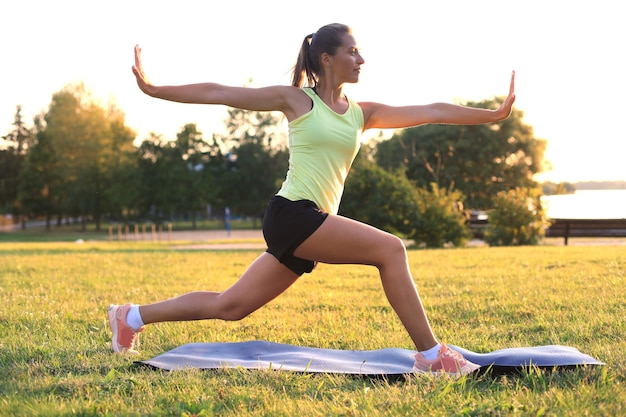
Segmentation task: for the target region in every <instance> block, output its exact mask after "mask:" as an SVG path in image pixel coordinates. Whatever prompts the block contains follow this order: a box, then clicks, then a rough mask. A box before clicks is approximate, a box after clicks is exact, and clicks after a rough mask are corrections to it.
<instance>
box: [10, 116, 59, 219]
mask: <svg viewBox="0 0 626 417" xmlns="http://www.w3.org/2000/svg"><path fill="white" fill-rule="evenodd" d="M43 124H44V121H43V115H40V116H38V117H37V118H36V119H35V126H36V127H35V130H36V133H35V138H34V141H33V142H32V144H31V146H30V149H29V151H28V154H27V156H26V159H25V161H24V164H23V165H22V169H21V170H20V176H19V187H18V199H19V201H20V204H21V205H22V207H23V210H24V213H25V214H26V215H28V216H30V217H37V216H41V215H43V216H45V218H46V229H48V230H49V229H50V221H51V219H52V216H54V215H58V214H59V213H60V210H61V208H60V207H61V199H62V191H61V190H62V187H63V182H62V179H61V178H60V176H59V172H58V155H57V153H56V151H55V149H54V144H53V143H52V140H51V138H50V137H49V136H48V134H47V133H46V131H45V129H44V128H43Z"/></svg>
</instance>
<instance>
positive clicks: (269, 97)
mask: <svg viewBox="0 0 626 417" xmlns="http://www.w3.org/2000/svg"><path fill="white" fill-rule="evenodd" d="M133 74H135V78H136V79H137V85H138V86H139V88H140V89H141V91H143V92H144V93H146V94H147V95H149V96H151V97H156V98H160V99H163V100H168V101H176V102H179V103H195V104H222V105H225V106H230V107H235V108H239V109H244V110H253V111H281V112H283V113H285V115H287V117H288V118H289V116H290V113H293V112H294V111H295V110H293V109H294V108H295V107H299V106H298V105H297V103H298V102H300V101H302V98H303V96H304V94H302V93H301V92H299V91H297V90H298V89H296V88H295V87H291V86H272V87H263V88H247V87H229V86H225V85H221V84H217V83H199V84H186V85H176V86H173V85H172V86H156V85H153V84H152V83H151V82H150V81H149V79H148V77H147V76H146V73H145V72H144V70H143V66H142V64H141V48H140V47H139V46H135V65H134V66H133Z"/></svg>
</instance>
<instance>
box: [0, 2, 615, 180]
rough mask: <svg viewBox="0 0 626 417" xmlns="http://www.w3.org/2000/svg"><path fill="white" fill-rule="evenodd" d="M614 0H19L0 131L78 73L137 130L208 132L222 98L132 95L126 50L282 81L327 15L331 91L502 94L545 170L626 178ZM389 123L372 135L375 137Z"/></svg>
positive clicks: (217, 124)
mask: <svg viewBox="0 0 626 417" xmlns="http://www.w3.org/2000/svg"><path fill="white" fill-rule="evenodd" d="M621 9H622V7H621V5H620V2H617V1H614V0H596V1H594V2H591V1H586V2H583V1H576V0H575V1H569V2H557V1H546V0H515V1H507V0H488V1H480V0H475V1H467V0H441V1H434V0H430V1H407V0H385V1H375V2H368V1H363V0H346V1H342V0H330V1H329V0H317V1H311V2H294V1H288V0H267V1H258V0H257V1H251V0H240V1H237V0H229V1H220V2H212V1H185V0H179V1H177V2H172V1H161V0H152V1H145V0H132V1H121V0H108V1H100V0H93V1H70V0H56V1H48V0H20V1H3V2H2V3H1V4H0V16H2V24H1V25H0V59H1V62H2V64H1V67H0V68H1V69H0V71H1V74H2V76H1V77H0V136H1V135H4V134H6V133H8V132H9V131H10V130H11V123H12V121H13V117H14V114H15V108H16V105H18V104H20V105H21V106H22V109H23V115H24V116H25V120H26V121H27V123H28V124H30V123H31V121H32V117H33V116H34V115H36V114H38V113H40V112H42V111H45V110H46V109H47V106H48V105H49V104H50V101H51V98H52V94H54V93H55V92H57V91H59V90H61V89H62V88H63V87H65V86H66V85H67V84H69V83H73V82H80V81H82V82H84V83H85V85H86V87H87V88H88V89H89V90H91V91H92V92H93V93H94V95H95V96H96V97H97V98H98V99H100V100H102V102H103V104H106V102H107V101H109V100H112V101H114V102H115V103H116V105H117V106H118V107H119V108H121V110H122V111H123V112H124V113H125V114H126V122H127V125H128V126H130V127H131V128H133V129H135V130H136V131H137V133H138V138H139V139H143V138H145V137H146V135H147V133H148V132H156V133H160V134H163V135H164V136H165V137H166V138H171V139H174V138H175V135H176V132H177V131H178V130H179V129H180V128H181V127H182V126H183V125H184V124H186V123H196V124H197V125H198V127H199V128H200V130H201V131H202V132H203V133H204V136H205V137H210V136H211V134H212V133H213V132H215V133H223V119H224V118H225V116H226V108H225V107H222V106H201V105H185V104H178V103H169V102H165V101H161V100H156V99H153V98H150V97H148V96H145V95H143V93H141V92H140V91H139V89H138V88H137V87H136V84H135V81H134V77H133V76H132V73H131V69H130V68H131V66H132V64H133V47H134V45H135V44H140V45H141V47H142V49H143V56H144V66H145V69H146V71H147V73H148V75H149V76H150V78H151V79H152V81H153V82H155V83H157V84H182V83H191V82H201V81H214V82H219V83H222V84H229V85H237V86H241V85H244V84H246V82H247V80H249V79H252V80H253V85H254V86H264V85H272V84H289V82H290V70H291V68H292V66H293V64H294V62H295V59H296V56H297V53H298V50H299V47H300V44H301V42H302V40H303V38H304V36H305V35H307V34H309V33H312V32H314V31H315V30H317V29H318V28H319V27H320V26H322V25H324V24H327V23H332V22H341V23H345V24H348V25H349V26H351V27H352V28H353V30H354V34H355V37H356V39H357V42H358V43H359V46H360V48H361V49H362V51H363V56H364V58H365V64H364V65H363V67H362V68H361V80H360V82H359V83H358V84H356V85H349V86H346V88H345V90H344V91H345V92H346V94H348V95H349V96H351V97H352V98H354V99H356V100H362V101H379V102H383V103H387V104H392V105H394V104H398V105H402V104H425V103H430V102H435V101H446V102H453V101H455V100H463V101H465V100H474V101H478V100H483V99H487V98H492V97H493V96H495V95H505V94H506V93H507V91H508V82H509V78H510V73H511V71H512V70H515V71H516V94H517V101H516V108H518V109H519V110H522V111H523V112H524V114H525V116H524V121H525V122H526V123H527V124H530V125H532V126H533V128H534V131H535V137H537V138H542V139H546V140H547V141H548V149H547V153H546V157H547V159H548V160H549V161H550V163H551V164H552V166H553V169H552V170H551V171H549V172H547V173H545V174H543V175H541V176H539V177H538V178H537V179H539V180H541V181H543V180H550V181H556V182H560V181H569V182H576V181H587V180H596V181H600V180H626V168H624V163H623V159H624V155H626V133H625V132H626V129H624V128H623V125H622V121H623V119H624V117H623V112H624V111H623V109H624V105H623V100H624V97H626V80H625V77H626V63H625V60H624V41H625V40H626V25H624V24H623V21H622V20H623V12H622V10H621ZM389 133H390V132H386V134H387V135H389Z"/></svg>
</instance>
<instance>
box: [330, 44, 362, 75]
mask: <svg viewBox="0 0 626 417" xmlns="http://www.w3.org/2000/svg"><path fill="white" fill-rule="evenodd" d="M343 39H344V41H343V44H342V45H341V46H340V47H339V48H337V52H336V53H335V55H334V56H332V57H330V58H331V68H332V71H333V75H334V76H335V77H337V78H338V79H340V80H341V81H342V82H347V83H356V82H358V81H359V74H360V72H361V65H362V64H364V63H365V60H364V59H363V57H362V56H361V53H360V52H359V48H358V46H357V43H356V40H355V39H354V36H352V35H351V34H349V33H346V34H345V35H344V38H343Z"/></svg>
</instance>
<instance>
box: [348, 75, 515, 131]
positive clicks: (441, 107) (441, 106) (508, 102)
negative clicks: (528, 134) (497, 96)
mask: <svg viewBox="0 0 626 417" xmlns="http://www.w3.org/2000/svg"><path fill="white" fill-rule="evenodd" d="M514 102H515V71H514V72H513V73H512V75H511V84H510V87H509V95H508V96H507V98H506V99H505V100H504V102H503V103H502V105H501V106H500V107H499V108H498V109H496V110H488V109H480V108H475V107H466V106H460V105H456V104H448V103H432V104H426V105H417V106H402V107H394V106H387V105H384V104H379V103H370V102H367V103H359V104H360V106H361V108H362V109H363V115H364V118H365V125H364V128H365V129H401V128H405V127H412V126H419V125H423V124H429V123H437V124H455V125H476V124H482V123H493V122H499V121H501V120H504V119H506V118H507V117H509V115H510V114H511V109H512V107H513V103H514Z"/></svg>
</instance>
